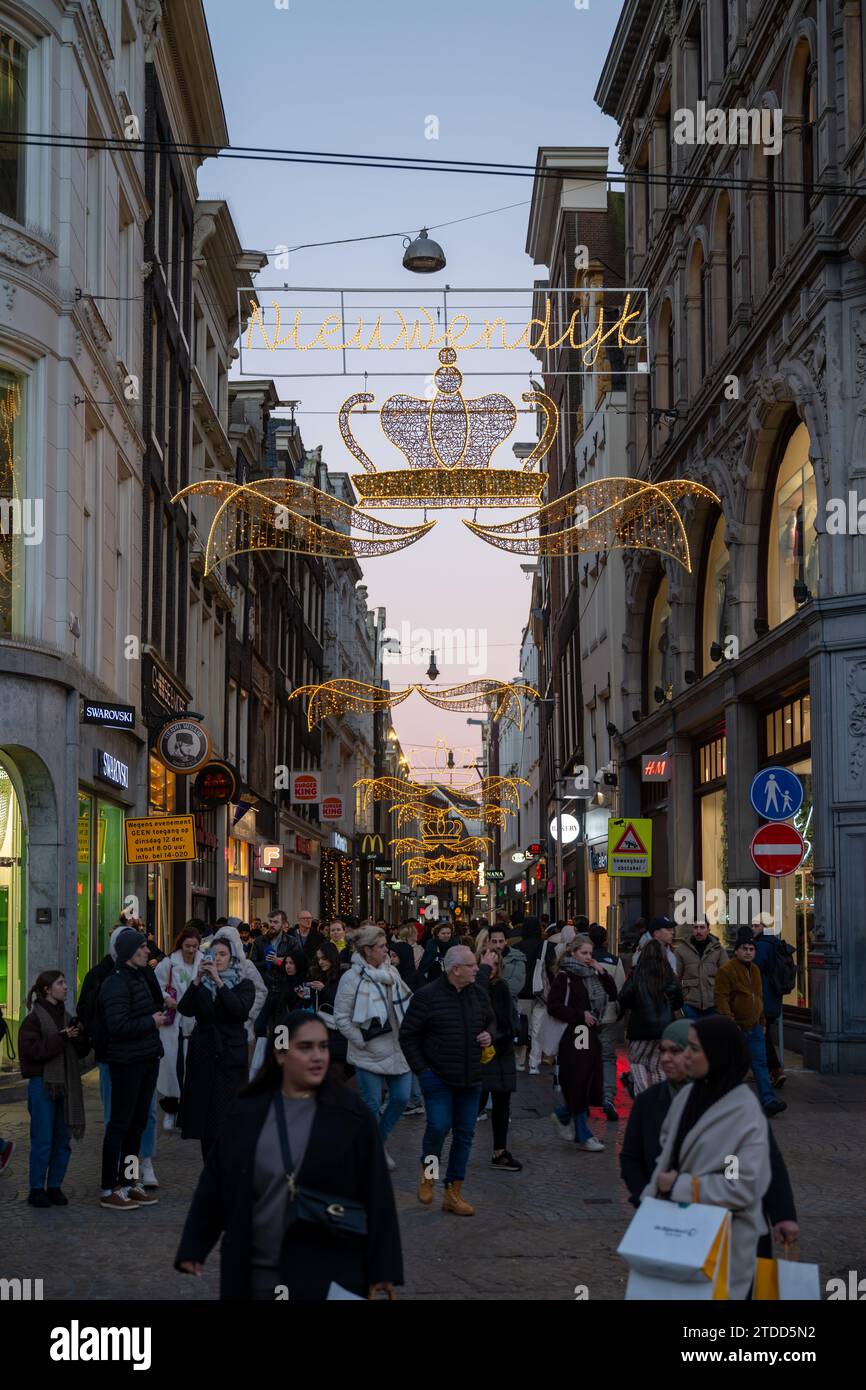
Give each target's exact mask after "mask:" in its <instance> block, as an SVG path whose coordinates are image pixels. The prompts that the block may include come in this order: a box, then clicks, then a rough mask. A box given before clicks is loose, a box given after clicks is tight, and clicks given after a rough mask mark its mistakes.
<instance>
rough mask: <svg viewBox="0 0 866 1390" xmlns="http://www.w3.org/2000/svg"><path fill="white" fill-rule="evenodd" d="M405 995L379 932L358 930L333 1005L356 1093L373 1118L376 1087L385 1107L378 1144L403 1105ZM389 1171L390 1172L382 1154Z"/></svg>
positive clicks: (408, 1082)
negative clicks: (385, 1100) (385, 1090)
mask: <svg viewBox="0 0 866 1390" xmlns="http://www.w3.org/2000/svg"><path fill="white" fill-rule="evenodd" d="M411 997H412V995H411V991H410V990H409V989H408V987H407V986H406V985H405V984H404V982H403V980H402V979H401V978H400V972H399V971H398V970H397V968H396V966H394V965H392V964H391V962H390V960H389V958H388V938H387V936H386V935H385V932H384V931H383V930H382V928H381V927H375V926H366V927H361V928H360V930H359V931H358V932H357V933H356V935H355V954H354V955H353V957H352V968H351V969H350V970H347V971H346V973H345V975H344V976H343V978H342V979H341V981H340V985H339V988H338V990H337V997H336V999H335V1001H334V1018H335V1019H336V1022H337V1027H338V1028H339V1030H340V1032H341V1033H342V1034H343V1036H344V1037H345V1038H347V1039H348V1042H349V1046H348V1049H347V1058H348V1061H349V1062H350V1063H351V1065H352V1066H353V1067H354V1068H355V1069H356V1072H357V1082H358V1091H359V1093H360V1095H361V1099H362V1100H363V1101H364V1103H365V1104H366V1105H367V1106H368V1107H369V1109H370V1110H371V1111H372V1113H373V1114H374V1115H375V1116H376V1117H377V1118H378V1117H379V1106H380V1105H381V1103H382V1087H383V1085H387V1087H388V1104H387V1105H386V1107H385V1113H384V1114H383V1115H382V1117H381V1119H379V1133H380V1135H381V1136H382V1143H383V1144H384V1143H385V1142H386V1140H387V1138H388V1135H389V1134H390V1133H391V1130H392V1129H393V1128H394V1126H395V1125H396V1123H397V1121H398V1120H399V1118H400V1116H401V1115H402V1114H403V1111H404V1110H405V1109H406V1105H407V1103H408V1100H409V1095H410V1092H411V1089H412V1072H411V1070H410V1068H409V1063H408V1062H407V1061H406V1058H405V1057H404V1056H403V1053H402V1051H401V1049H400V1041H399V1033H400V1025H401V1023H402V1022H403V1019H404V1018H405V1016H406V1010H407V1009H408V1007H409V1000H410V999H411ZM385 1157H386V1160H387V1163H388V1167H389V1169H393V1168H395V1167H396V1164H395V1163H394V1160H393V1158H391V1155H390V1154H389V1153H388V1152H387V1150H386V1153H385Z"/></svg>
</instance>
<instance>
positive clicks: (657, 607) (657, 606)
mask: <svg viewBox="0 0 866 1390" xmlns="http://www.w3.org/2000/svg"><path fill="white" fill-rule="evenodd" d="M670 619H671V606H670V603H669V602H668V579H667V575H665V576H664V578H663V579H662V581H661V583H660V584H659V587H658V589H657V591H656V596H655V600H654V602H653V606H652V612H651V614H650V625H649V634H648V638H647V689H646V708H647V710H648V711H650V712H651V711H652V710H654V709H655V707H656V705H657V704H661V700H660V699H659V698H658V697H659V695H661V696H662V698H663V699H666V700H669V699H670V698H671V696H672V695H673V669H674V666H673V653H672V652H671V649H670V635H669V632H668V628H669V626H670Z"/></svg>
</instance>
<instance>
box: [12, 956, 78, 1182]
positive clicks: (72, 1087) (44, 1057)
mask: <svg viewBox="0 0 866 1390" xmlns="http://www.w3.org/2000/svg"><path fill="white" fill-rule="evenodd" d="M67 990H68V986H67V983H66V977H65V976H64V974H63V971H62V970H43V971H42V974H41V975H39V976H38V977H37V980H36V983H35V984H34V986H33V988H32V989H31V990H30V993H29V994H28V995H27V1008H28V1009H29V1010H30V1012H29V1013H28V1015H27V1017H26V1018H25V1020H24V1022H23V1023H22V1024H21V1029H20V1031H19V1034H18V1047H19V1052H20V1061H19V1065H20V1067H21V1075H22V1077H24V1079H25V1080H26V1081H27V1109H28V1111H29V1112H30V1193H29V1196H28V1198H27V1201H28V1202H29V1204H30V1206H31V1207H65V1206H66V1205H67V1204H68V1198H67V1197H65V1196H64V1194H63V1191H62V1188H63V1179H64V1177H65V1176H66V1170H67V1168H68V1167H69V1158H70V1153H71V1147H70V1143H69V1136H70V1134H71V1135H72V1136H73V1138H75V1139H81V1138H83V1136H84V1094H83V1091H82V1089H81V1063H82V1059H83V1058H84V1057H85V1056H86V1054H87V1053H88V1052H89V1051H90V1042H89V1040H88V1038H87V1035H86V1034H85V1032H84V1030H83V1028H82V1027H81V1025H80V1024H79V1023H73V1022H72V1019H71V1018H70V1016H69V1014H68V1013H67V1012H66V994H67ZM46 1183H47V1188H46Z"/></svg>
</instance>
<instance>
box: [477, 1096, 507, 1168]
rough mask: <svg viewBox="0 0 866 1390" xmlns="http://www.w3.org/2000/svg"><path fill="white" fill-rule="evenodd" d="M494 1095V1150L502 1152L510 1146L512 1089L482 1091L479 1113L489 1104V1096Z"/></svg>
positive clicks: (492, 1118) (491, 1116)
mask: <svg viewBox="0 0 866 1390" xmlns="http://www.w3.org/2000/svg"><path fill="white" fill-rule="evenodd" d="M490 1095H492V1096H493V1109H492V1110H491V1112H490V1119H491V1121H492V1126H491V1127H492V1129H493V1152H494V1153H501V1151H502V1150H503V1149H506V1148H507V1147H508V1122H509V1120H510V1119H511V1092H510V1091H482V1092H481V1099H480V1100H479V1102H478V1113H479V1115H480V1114H481V1112H482V1110H484V1108H485V1107H486V1105H487V1097H488V1096H490Z"/></svg>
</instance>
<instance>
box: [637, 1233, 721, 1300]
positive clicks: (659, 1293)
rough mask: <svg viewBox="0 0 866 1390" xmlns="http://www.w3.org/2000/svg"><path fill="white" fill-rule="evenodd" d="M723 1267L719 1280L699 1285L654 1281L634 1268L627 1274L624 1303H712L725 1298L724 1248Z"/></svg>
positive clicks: (676, 1281)
mask: <svg viewBox="0 0 866 1390" xmlns="http://www.w3.org/2000/svg"><path fill="white" fill-rule="evenodd" d="M723 1260H724V1262H723V1265H720V1266H719V1272H718V1278H717V1279H715V1280H714V1281H713V1282H710V1280H709V1279H702V1280H701V1282H700V1283H699V1284H684V1283H683V1282H682V1280H681V1279H655V1278H653V1276H652V1275H651V1274H639V1273H638V1271H637V1270H636V1269H632V1270H630V1271H629V1276H628V1283H627V1284H626V1289H625V1296H626V1302H629V1301H631V1302H634V1301H636V1300H644V1301H646V1300H651V1301H652V1302H658V1303H661V1302H665V1303H667V1302H671V1301H675V1302H677V1303H683V1302H685V1303H688V1302H693V1303H713V1302H715V1301H716V1300H717V1299H720V1298H721V1299H725V1298H727V1297H728V1291H727V1290H728V1247H727V1244H726V1245H725V1250H724V1256H723Z"/></svg>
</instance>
